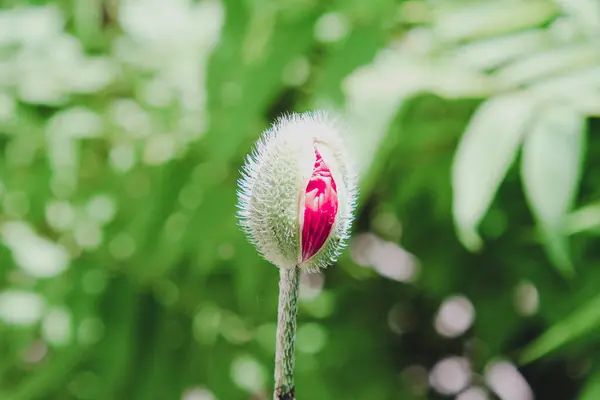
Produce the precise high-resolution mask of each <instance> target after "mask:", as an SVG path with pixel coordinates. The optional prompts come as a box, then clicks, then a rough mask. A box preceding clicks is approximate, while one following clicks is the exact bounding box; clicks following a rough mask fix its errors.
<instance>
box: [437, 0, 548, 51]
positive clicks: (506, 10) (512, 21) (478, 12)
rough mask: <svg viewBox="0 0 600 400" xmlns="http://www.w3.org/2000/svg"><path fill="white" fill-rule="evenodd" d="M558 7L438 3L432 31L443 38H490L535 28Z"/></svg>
mask: <svg viewBox="0 0 600 400" xmlns="http://www.w3.org/2000/svg"><path fill="white" fill-rule="evenodd" d="M556 11H557V7H556V6H555V5H554V4H552V2H549V1H540V0H532V1H514V0H497V1H485V2H481V3H475V4H473V3H471V4H466V5H465V4H460V3H459V5H458V6H456V5H455V4H452V3H451V2H441V4H440V6H437V7H436V8H435V9H434V30H435V32H436V34H437V35H438V37H440V38H443V40H445V41H461V40H470V39H477V38H482V37H491V36H495V35H501V34H504V33H510V32H515V31H519V30H524V29H526V28H532V27H536V26H538V25H541V24H543V23H545V22H547V21H548V20H550V19H551V18H552V17H553V16H554V15H555V13H556Z"/></svg>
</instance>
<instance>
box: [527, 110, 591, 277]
mask: <svg viewBox="0 0 600 400" xmlns="http://www.w3.org/2000/svg"><path fill="white" fill-rule="evenodd" d="M584 145H585V118H584V117H583V115H581V114H580V113H578V112H577V111H575V110H573V109H572V108H570V107H568V106H562V105H556V106H549V107H547V108H545V109H544V110H543V111H542V112H541V114H540V115H539V117H538V119H537V120H536V122H535V123H534V126H533V128H532V131H531V132H530V133H529V135H527V137H526V139H525V143H524V144H523V159H522V163H521V176H522V178H523V183H524V192H525V197H526V198H527V202H528V203H529V206H530V208H531V210H532V212H533V214H534V216H535V218H536V220H537V221H538V225H539V228H540V231H541V234H542V236H543V239H544V242H545V246H546V251H547V253H548V257H549V258H550V260H551V261H552V263H553V264H554V265H555V266H556V267H557V268H558V269H559V270H560V272H561V273H563V274H564V275H566V276H571V275H573V272H574V271H573V265H572V261H571V256H570V254H569V246H568V243H567V240H566V235H565V219H566V214H567V213H568V212H569V210H570V209H571V207H572V204H573V201H574V199H575V195H576V193H577V189H578V186H579V179H580V175H581V166H582V159H583V156H584Z"/></svg>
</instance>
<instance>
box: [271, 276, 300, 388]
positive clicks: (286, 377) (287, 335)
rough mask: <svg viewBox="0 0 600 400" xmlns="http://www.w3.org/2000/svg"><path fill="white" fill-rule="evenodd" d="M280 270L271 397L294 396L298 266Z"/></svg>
mask: <svg viewBox="0 0 600 400" xmlns="http://www.w3.org/2000/svg"><path fill="white" fill-rule="evenodd" d="M279 274H280V276H279V308H278V311H277V344H276V346H277V347H276V353H275V394H274V399H275V400H295V396H294V352H295V345H296V314H297V313H298V287H299V284H300V268H297V267H296V268H293V269H287V268H279Z"/></svg>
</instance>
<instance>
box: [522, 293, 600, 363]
mask: <svg viewBox="0 0 600 400" xmlns="http://www.w3.org/2000/svg"><path fill="white" fill-rule="evenodd" d="M599 326H600V295H598V296H596V297H594V298H593V299H591V300H590V301H588V302H587V303H585V304H584V305H583V306H582V307H581V308H579V309H578V310H577V311H575V312H574V313H572V314H571V315H569V316H568V317H567V318H564V319H562V320H561V321H560V322H558V323H557V324H556V325H554V326H553V327H551V328H550V329H548V330H547V331H546V332H545V333H544V334H543V335H542V336H541V337H540V338H538V339H537V340H536V341H534V342H533V343H532V344H531V345H529V346H527V347H526V348H525V350H523V353H521V363H523V364H527V363H530V362H532V361H535V360H537V359H538V358H540V357H542V356H544V355H546V354H548V353H550V352H552V351H555V350H557V349H559V348H561V347H563V346H565V345H567V344H569V343H571V342H573V341H575V340H577V339H580V338H581V337H582V336H584V335H586V334H588V333H590V332H591V331H592V330H594V329H596V328H598V327H599Z"/></svg>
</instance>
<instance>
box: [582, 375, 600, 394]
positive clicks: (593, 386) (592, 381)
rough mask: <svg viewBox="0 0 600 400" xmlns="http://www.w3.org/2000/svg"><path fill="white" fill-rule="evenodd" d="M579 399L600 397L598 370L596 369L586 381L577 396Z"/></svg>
mask: <svg viewBox="0 0 600 400" xmlns="http://www.w3.org/2000/svg"><path fill="white" fill-rule="evenodd" d="M578 399H579V400H596V399H600V371H596V373H595V374H594V375H592V376H591V377H590V378H589V379H588V380H587V382H586V384H585V386H584V387H583V389H582V390H581V394H580V395H579V397H578Z"/></svg>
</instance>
